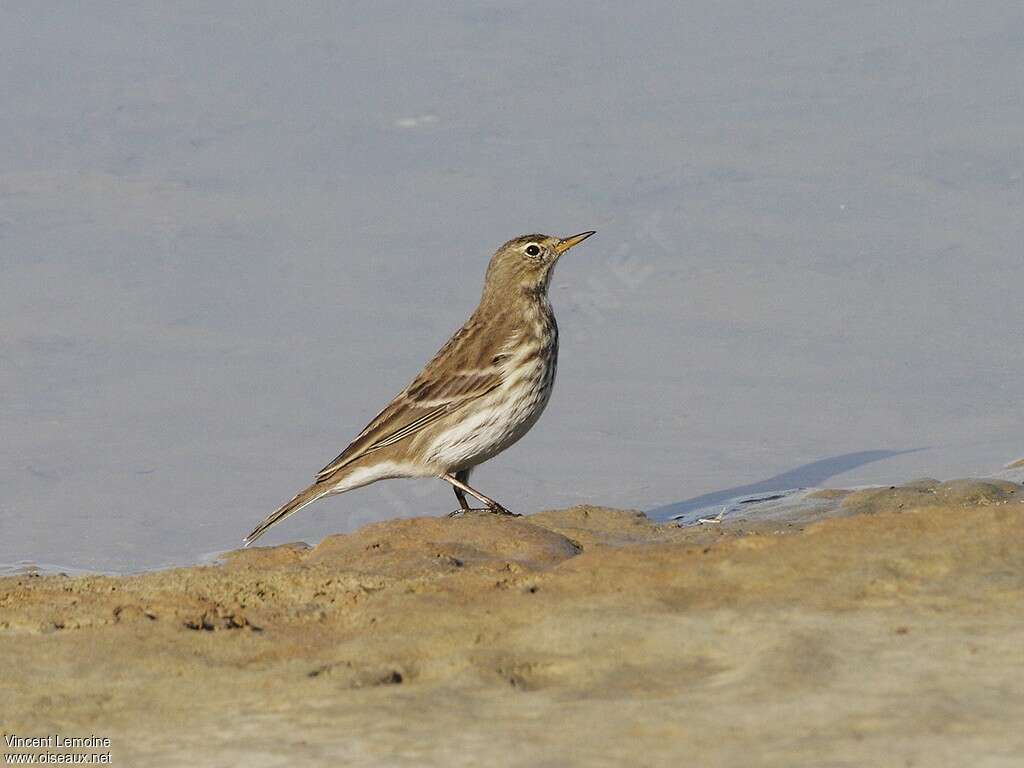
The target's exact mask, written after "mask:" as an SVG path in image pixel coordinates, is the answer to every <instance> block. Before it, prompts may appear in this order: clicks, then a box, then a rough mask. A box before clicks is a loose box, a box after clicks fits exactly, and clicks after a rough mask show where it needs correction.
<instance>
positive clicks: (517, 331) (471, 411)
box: [245, 232, 594, 546]
mask: <svg viewBox="0 0 1024 768" xmlns="http://www.w3.org/2000/svg"><path fill="white" fill-rule="evenodd" d="M592 234H594V233H593V232H581V233H580V234H578V235H573V236H572V237H566V238H558V237H551V236H549V235H524V236H523V237H517V238H515V239H514V240H509V241H508V242H507V243H505V244H504V245H503V246H501V248H499V249H498V250H497V252H496V253H495V254H494V256H493V257H492V258H491V263H490V264H489V265H488V267H487V274H486V275H485V277H484V290H483V295H482V296H481V298H480V304H479V306H477V308H476V310H475V311H474V312H473V314H472V315H471V316H470V318H469V320H467V321H466V323H465V325H463V326H462V327H461V328H460V329H459V330H457V331H456V332H455V334H454V335H453V336H452V337H451V338H450V339H449V340H448V343H447V344H445V345H444V346H443V347H441V350H440V351H439V352H438V353H437V354H436V355H434V359H433V360H431V361H430V362H429V363H427V365H426V367H425V368H424V369H423V371H422V372H421V373H420V374H419V376H417V377H416V378H415V379H413V381H412V383H411V384H409V386H407V387H406V388H405V389H403V390H402V391H401V392H400V393H399V394H398V396H397V397H395V399H394V400H392V401H391V402H390V403H388V405H387V407H386V408H384V410H383V411H381V412H380V413H379V414H377V416H376V417H375V418H374V419H373V421H371V422H370V423H369V424H368V425H367V427H366V429H364V430H363V431H362V432H360V433H359V435H358V436H357V437H356V439H355V440H353V441H352V443H351V444H350V445H349V446H348V448H346V449H345V450H344V451H342V452H341V453H340V454H339V455H338V456H337V458H335V459H334V461H332V462H331V463H330V464H328V465H327V466H326V467H324V468H323V469H321V470H320V471H319V472H318V473H317V475H316V480H315V481H314V482H313V484H312V485H311V486H309V487H308V488H306V489H305V490H303V491H301V492H299V493H298V494H297V495H296V496H295V498H293V499H292V500H291V501H289V502H288V503H287V504H285V505H284V506H282V507H281V508H280V509H278V510H277V511H276V512H274V513H273V514H272V515H270V516H269V517H268V518H267V519H266V520H264V521H263V522H262V523H260V524H259V525H258V526H256V528H255V529H254V530H253V532H252V533H250V534H249V535H248V536H246V537H245V544H246V546H248V545H249V544H251V543H252V542H254V541H256V539H258V538H259V537H260V536H262V535H263V534H264V533H265V532H266V530H267V529H268V528H269V527H270V526H272V525H274V524H275V523H278V522H280V521H282V520H284V519H285V518H286V517H288V516H289V515H291V514H294V513H295V512H298V511H299V510H300V509H302V508H303V507H304V506H306V505H307V504H310V503H312V502H314V501H316V500H317V499H319V498H322V497H324V496H331V495H333V494H336V493H344V492H345V491H350V490H352V489H353V488H359V487H361V486H364V485H369V484H370V483H373V482H376V481H377V480H384V479H388V478H395V477H438V478H441V479H442V480H446V481H448V482H449V483H451V484H452V486H453V488H454V489H455V496H456V498H457V499H458V500H459V507H460V509H459V510H456V512H453V513H452V514H458V513H460V512H462V511H470V506H469V504H468V503H467V502H466V494H467V493H468V494H469V495H470V496H472V497H473V498H475V499H477V500H478V501H479V502H481V503H482V504H483V505H484V508H485V509H487V510H488V511H490V512H494V513H496V514H503V515H508V514H512V513H510V512H509V511H508V510H507V509H505V508H504V507H503V506H501V504H499V503H498V502H496V501H495V500H494V499H491V498H488V497H487V496H485V495H484V494H482V493H480V492H479V491H477V490H476V489H474V488H472V487H470V485H469V473H470V472H471V471H472V469H473V467H475V466H477V465H478V464H480V463H482V462H484V461H487V460H488V459H490V458H493V457H494V456H496V455H498V454H499V453H501V452H502V451H503V450H505V449H506V448H508V447H509V446H510V445H512V444H513V443H515V442H516V441H517V440H519V438H521V437H522V436H523V435H525V434H526V432H527V431H528V430H529V429H530V427H532V426H533V425H534V424H535V423H536V421H537V419H538V418H539V417H540V414H541V412H542V411H543V410H544V407H545V406H546V405H547V403H548V398H549V397H550V396H551V388H552V386H553V385H554V383H555V368H556V366H557V363H558V326H557V325H556V324H555V315H554V313H553V312H552V310H551V303H550V302H549V301H548V284H549V283H550V281H551V272H552V270H553V269H554V266H555V263H556V262H557V261H558V258H559V257H560V256H561V255H562V254H563V253H565V252H566V251H568V250H569V249H570V248H572V247H573V246H574V245H577V244H579V243H581V242H583V241H584V240H586V239H587V238H588V237H590V236H591V235H592Z"/></svg>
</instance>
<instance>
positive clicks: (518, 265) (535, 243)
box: [485, 232, 594, 293]
mask: <svg viewBox="0 0 1024 768" xmlns="http://www.w3.org/2000/svg"><path fill="white" fill-rule="evenodd" d="M592 234H594V233H593V232H580V233H579V234H578V235H573V236H572V237H552V236H551V235H523V236H522V237H517V238H514V239H512V240H509V241H508V242H507V243H505V244H504V245H503V246H501V248H499V249H498V250H497V252H496V253H495V254H494V256H493V258H492V259H491V263H490V266H488V267H487V277H486V280H485V291H487V290H497V291H500V292H502V293H505V292H512V291H516V290H519V291H527V292H537V291H540V292H541V293H543V292H545V291H547V288H548V282H549V281H550V280H551V271H552V269H553V268H554V266H555V263H556V262H557V261H558V259H559V257H560V256H561V255H562V254H563V253H565V252H566V251H568V250H569V249H570V248H572V247H573V246H574V245H579V244H580V243H582V242H583V241H584V240H586V239H587V238H588V237H590V236H591V235H592Z"/></svg>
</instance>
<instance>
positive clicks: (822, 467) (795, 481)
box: [647, 448, 924, 521]
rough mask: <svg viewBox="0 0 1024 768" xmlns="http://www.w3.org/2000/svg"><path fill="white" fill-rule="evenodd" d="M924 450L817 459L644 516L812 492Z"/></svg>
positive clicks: (657, 517) (670, 514)
mask: <svg viewBox="0 0 1024 768" xmlns="http://www.w3.org/2000/svg"><path fill="white" fill-rule="evenodd" d="M923 450H924V449H923V448H910V449H907V450H903V451H857V452H856V453H844V454H841V455H840V456H832V457H830V458H828V459H819V460H818V461H812V462H811V463H810V464H804V465H803V466H800V467H797V468H796V469H791V470H789V471H788V472H783V473H782V474H781V475H775V476H774V477H769V478H767V479H765V480H759V481H757V482H756V483H750V484H749V485H738V486H736V487H735V488H727V489H725V490H723V491H713V492H711V493H705V494H702V495H700V496H694V497H693V498H692V499H684V500H683V501H677V502H675V503H673V504H665V505H664V506H661V507H655V508H654V509H651V510H648V512H647V516H648V517H649V518H651V519H652V520H656V521H665V520H670V519H671V518H673V517H676V516H678V515H685V514H686V513H688V512H694V511H696V510H699V509H704V508H705V507H710V506H713V505H715V504H722V503H723V502H727V501H730V500H732V499H735V498H736V497H737V496H748V495H750V494H756V493H771V492H772V491H786V490H790V489H793V488H813V487H816V486H819V485H821V484H822V483H824V482H825V481H826V480H828V479H829V478H830V477H833V476H834V475H839V474H842V473H843V472H848V471H849V470H851V469H856V468H857V467H860V466H863V465H864V464H871V463H872V462H875V461H881V460H882V459H889V458H892V457H893V456H900V455H902V454H904V453H916V452H917V451H923Z"/></svg>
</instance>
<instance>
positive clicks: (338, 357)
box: [0, 0, 1024, 571]
mask: <svg viewBox="0 0 1024 768" xmlns="http://www.w3.org/2000/svg"><path fill="white" fill-rule="evenodd" d="M0 93H2V96H3V103H4V108H3V109H2V110H0V137H2V139H3V140H2V141H0V397H2V402H0V419H2V421H0V429H2V436H3V439H2V440H0V487H2V490H3V493H2V497H0V563H2V564H4V565H6V566H8V568H11V567H20V566H24V565H25V564H27V563H33V564H39V565H43V566H47V567H62V568H69V567H75V568H86V569H100V570H111V571H126V570H133V569H139V568H148V567H155V566H160V565H167V564H173V563H188V562H194V561H196V560H198V559H200V558H202V557H204V556H205V555H207V554H208V553H210V552H214V551H218V550H223V549H228V548H233V547H235V546H237V545H238V544H239V543H240V540H241V537H242V536H243V535H244V534H245V533H247V532H248V531H249V530H250V528H251V527H252V526H253V525H254V524H255V523H256V522H258V521H259V520H260V519H262V518H263V516H264V515H265V514H267V513H268V512H270V511H272V510H273V509H274V508H275V507H276V506H277V505H278V504H279V503H281V502H283V501H284V500H286V499H288V498H290V497H291V495H292V494H293V493H294V492H295V491H297V490H298V489H299V488H301V487H303V486H304V485H306V484H307V482H308V481H309V480H310V478H311V475H312V473H313V472H315V471H316V470H317V469H319V468H320V467H321V466H322V465H324V464H325V463H327V461H328V460H330V459H331V458H332V457H333V456H334V455H335V454H336V453H337V452H338V451H340V450H341V449H342V448H343V447H344V446H345V445H346V444H347V442H348V441H349V439H350V438H351V437H353V436H354V435H355V434H356V433H357V432H358V431H359V430H360V429H361V428H362V427H363V425H364V424H365V423H366V422H367V421H368V420H369V419H370V418H371V417H372V416H373V415H374V414H375V413H376V412H377V410H378V409H379V408H380V407H381V406H382V405H383V404H384V403H386V402H387V400H388V399H389V398H390V397H392V396H393V395H394V394H395V393H397V392H398V391H399V390H400V389H402V387H404V386H405V384H406V383H407V381H408V380H409V379H410V378H411V377H412V376H413V375H414V374H415V373H417V372H418V370H419V368H420V366H421V365H422V364H423V363H424V362H425V361H426V360H427V359H428V358H429V357H430V356H431V355H432V354H433V353H434V352H435V351H436V349H437V348H438V347H439V346H440V345H441V344H442V343H443V342H444V341H445V340H446V339H447V338H448V335H449V334H450V333H451V332H452V331H453V330H454V329H455V328H457V327H458V326H459V325H460V324H461V323H462V322H463V320H464V319H465V318H466V317H467V316H468V314H469V313H470V312H471V310H472V309H473V307H474V306H475V302H476V300H477V298H478V294H479V290H480V286H481V282H482V276H483V271H484V268H485V266H486V263H487V260H488V258H489V257H490V254H491V253H492V252H493V251H494V249H495V248H496V247H497V246H498V245H499V244H500V243H502V242H503V241H504V240H506V239H508V238H510V237H513V236H515V235H519V234H522V233H526V232H535V231H540V232H548V233H552V234H560V235H566V234H570V233H574V232H578V231H580V230H584V229H596V230H598V236H596V237H594V238H593V239H591V240H589V241H588V242H587V243H586V245H585V246H582V247H580V248H579V249H576V250H574V251H572V252H571V253H570V254H569V255H568V256H567V258H566V259H564V260H563V261H562V263H561V264H560V265H559V269H558V272H557V274H556V275H555V279H554V283H553V286H552V301H553V303H554V305H555V309H556V312H557V315H558V319H559V323H560V326H561V330H562V336H561V360H560V366H559V381H558V384H557V386H556V388H555V393H554V396H553V398H552V401H551V403H550V405H549V407H548V410H547V412H546V413H545V415H544V417H543V418H542V419H541V421H540V422H539V424H538V425H537V427H535V428H534V430H533V431H532V432H531V433H530V434H529V435H528V437H527V438H525V439H524V440H523V441H521V442H520V443H519V444H518V445H516V446H515V447H514V448H512V449H511V450H509V451H508V452H507V453H505V454H503V455H502V456H500V457H498V458H497V459H495V460H493V461H491V462H489V463H488V464H486V465H485V466H484V467H482V468H481V469H479V470H478V471H477V472H476V474H475V475H474V479H475V480H476V481H477V482H476V483H475V485H477V486H478V487H479V488H480V489H481V490H484V491H485V492H486V493H488V494H489V495H492V496H494V497H496V498H498V499H500V500H501V501H502V502H503V503H505V504H506V505H507V506H509V507H510V508H511V509H513V510H516V511H519V512H532V511H536V510H540V509H545V508H555V507H564V506H567V505H571V504H575V503H581V502H588V503H594V504H606V505H612V506H618V507H627V508H639V509H652V508H660V507H664V506H665V505H673V504H678V503H681V502H686V501H687V500H692V499H699V498H718V496H716V494H719V495H723V494H724V495H728V492H729V491H730V489H743V488H749V487H761V486H760V485H758V484H759V483H761V485H764V483H762V481H765V480H766V479H770V478H777V477H780V476H781V478H782V479H781V480H778V481H776V482H775V484H777V485H779V484H781V485H793V484H821V483H829V484H833V485H845V486H850V485H856V484H866V483H886V482H890V481H897V480H907V479H911V478H912V477H915V476H920V475H925V474H927V475H932V476H937V477H939V478H942V479H948V478H950V477H956V476H963V475H968V474H972V473H978V472H985V471H990V470H993V469H997V468H998V467H999V466H1001V465H1002V464H1004V463H1005V462H1007V461H1009V460H1011V459H1014V458H1018V457H1019V455H1020V454H1021V452H1022V439H1021V438H1022V434H1021V433H1022V429H1021V417H1020V397H1019V390H1020V381H1021V375H1022V373H1024V353H1022V348H1021V328H1022V320H1024V309H1022V302H1021V288H1020V277H1021V261H1022V259H1021V255H1022V254H1021V243H1022V242H1024V217H1022V215H1021V212H1022V210H1024V127H1022V126H1024V99H1022V98H1021V94H1022V93H1024V7H1022V6H1021V4H1020V3H1019V2H997V1H993V0H989V1H987V2H981V3H974V4H960V3H935V2H930V1H927V0H897V1H896V2H891V1H890V2H864V3H850V2H827V1H826V2H823V1H822V0H813V1H811V0H806V1H802V2H795V1H783V2H774V3H755V2H750V1H749V0H748V1H746V2H736V1H734V0H706V1H705V0H701V1H696V0H687V1H684V2H680V1H678V0H674V1H673V2H664V3H658V2H645V3H639V4H629V5H627V4H620V3H592V2H568V3H558V4H552V3H546V2H516V3H502V2H462V1H458V0H457V1H455V2H451V1H449V2H445V3H439V2H436V3H426V2H424V3H404V2H403V3H399V2H380V1H379V0H375V1H374V2H344V3H334V2H330V3H328V2H319V3H318V2H302V3H297V4H294V3H280V2H277V3H256V2H244V3H242V2H238V3H229V2H206V3H146V4H128V5H126V4H123V3H114V2H94V3H90V4H88V5H80V4H76V3H51V4H46V5H45V6H43V5H40V4H37V3H30V2H21V3H19V2H10V3H4V5H3V6H2V9H0ZM767 485H769V486H770V485H772V483H771V482H769V483H767ZM454 508H455V498H454V496H453V495H452V493H451V491H450V489H449V488H448V486H447V485H446V484H444V483H442V482H440V481H430V480H418V481H391V482H388V483H380V484H377V485H375V486H371V487H368V488H365V489H361V490H357V491H354V492H352V493H349V494H346V495H344V496H340V497H337V498H334V499H329V500H325V501H321V502H320V503H318V504H316V505H314V506H312V507H309V508H307V509H306V510H304V511H303V512H302V513H301V514H300V515H298V516H296V517H294V518H292V519H290V520H289V521H288V522H287V523H285V524H283V525H281V526H279V527H277V528H275V529H274V531H273V532H272V533H271V534H269V535H268V536H267V538H266V539H265V540H264V541H263V542H261V543H268V544H272V543H280V542H283V541H290V540H298V539H301V540H305V541H309V542H315V541H317V540H318V539H320V538H322V537H323V536H325V535H327V534H330V533H334V532H338V531H348V530H351V529H353V528H354V527H356V526H358V525H361V524H364V523H366V522H367V521H371V520H377V519H383V518H388V517H394V516H398V515H418V514H425V515H436V514H442V513H446V512H448V511H450V510H451V509H454Z"/></svg>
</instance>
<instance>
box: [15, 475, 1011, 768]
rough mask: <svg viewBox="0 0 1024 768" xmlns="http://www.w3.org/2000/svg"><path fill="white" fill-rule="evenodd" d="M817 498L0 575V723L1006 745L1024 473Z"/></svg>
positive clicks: (745, 755)
mask: <svg viewBox="0 0 1024 768" xmlns="http://www.w3.org/2000/svg"><path fill="white" fill-rule="evenodd" d="M814 501H815V502H816V504H815V505H813V506H812V511H811V512H810V513H808V514H806V515H804V516H803V517H801V516H800V515H792V516H790V517H789V518H785V517H782V518H777V519H768V520H760V521H759V520H758V519H756V516H750V517H743V516H742V515H740V516H737V517H735V518H729V519H726V520H725V521H723V522H722V523H720V524H707V525H700V526H693V527H687V528H679V527H676V526H673V525H657V524H655V523H653V522H651V521H650V520H648V519H647V518H646V517H645V516H644V515H643V514H642V513H639V512H631V511H625V510H614V509H606V508H600V507H588V506H581V507H574V508H571V509H567V510H559V511H549V512H541V513H538V514H534V515H529V516H527V517H523V518H517V519H507V518H499V517H492V516H490V515H486V514H471V515H467V516H465V517H462V518H455V519H447V518H443V519H437V518H431V517H423V518H415V519H408V520H394V521H389V522H384V523H378V524H373V525H369V526H366V527H364V528H362V529H360V530H359V531H357V532H355V533H353V534H350V535H339V536H332V537H329V538H327V539H325V540H324V541H323V542H321V543H320V544H319V545H318V546H316V547H314V548H310V547H307V546H305V545H302V544H293V545H285V546H280V547H273V548H257V549H253V550H248V551H240V552H235V553H231V554H230V555H228V556H227V557H226V558H225V562H224V563H223V564H220V565H211V566H196V567H191V568H182V569H176V570H169V571H160V572H152V573H145V574H140V575H134V576H119V577H108V576H85V577H75V578H69V577H64V576H56V575H52V576H36V575H30V574H25V575H20V576H13V577H8V578H3V579H0V691H2V696H0V724H2V727H3V730H4V732H5V734H7V735H10V734H15V735H18V736H22V737H32V736H43V735H46V734H60V735H61V736H64V737H86V736H90V735H95V736H97V737H103V738H109V739H110V744H111V746H110V748H109V750H108V751H109V752H110V753H111V764H113V765H126V766H128V765H132V766H134V765H147V766H178V765H196V766H206V765H211V766H212V765H247V766H268V767H269V766H290V765H299V764H307V765H327V764H330V765H367V766H369V765H396V766H405V765H408V766H419V765H445V766H460V765H465V766H471V765H502V766H505V765H507V766H561V765H609V766H611V765H657V766H661V765H664V766H678V765H701V766H751V765H757V766H780V767H782V766H787V767H788V766H794V765H815V766H826V765H827V766H863V765H871V766H924V767H927V768H934V767H936V766H963V765H972V766H1007V767H1009V766H1011V765H1020V764H1021V762H1020V761H1021V760H1022V759H1024V757H1022V756H1024V729H1022V728H1021V727H1020V725H1021V723H1024V544H1022V542H1024V490H1022V488H1021V486H1020V485H1019V484H1017V483H1014V482H1009V481H1003V480H991V479H990V480H963V481H953V482H947V483H938V482H937V481H933V480H925V481H918V482H914V483H909V484H907V485H905V486H901V487H898V488H882V489H872V490H866V491H856V492H848V491H841V490H835V491H821V492H819V493H818V494H815V495H814ZM5 748H6V747H5ZM8 751H16V750H8ZM29 751H31V750H29ZM41 751H45V750H41ZM50 751H53V750H50ZM85 751H87V752H88V751H90V750H85ZM92 751H97V750H92ZM99 751H102V750H99Z"/></svg>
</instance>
